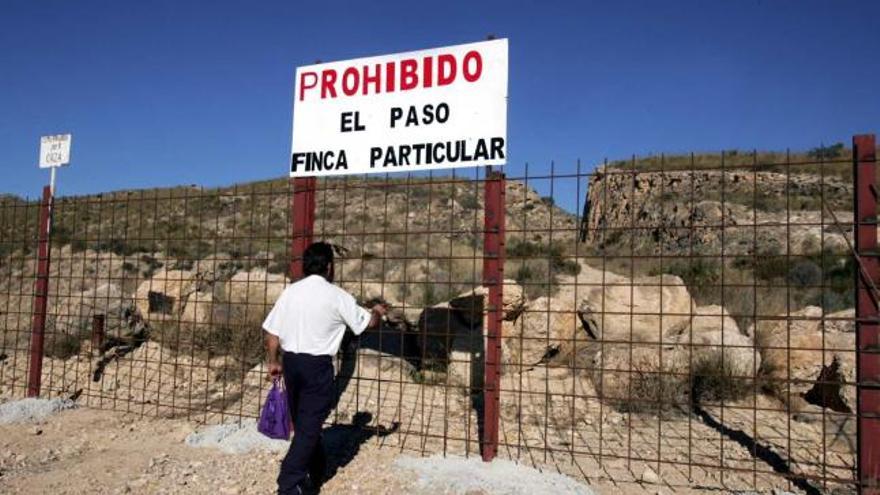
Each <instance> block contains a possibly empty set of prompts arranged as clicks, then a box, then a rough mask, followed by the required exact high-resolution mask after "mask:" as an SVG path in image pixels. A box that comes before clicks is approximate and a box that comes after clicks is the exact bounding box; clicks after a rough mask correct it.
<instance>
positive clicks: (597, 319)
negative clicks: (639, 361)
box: [577, 274, 695, 342]
mask: <svg viewBox="0 0 880 495" xmlns="http://www.w3.org/2000/svg"><path fill="white" fill-rule="evenodd" d="M608 278H609V279H610V280H609V279H606V280H605V281H604V285H603V284H598V285H594V286H590V287H588V288H587V290H586V291H585V292H584V295H583V297H582V299H581V301H580V304H579V305H578V308H577V313H578V317H579V318H580V320H581V322H582V323H583V325H584V327H585V328H587V329H590V330H591V333H593V334H595V335H593V337H594V338H595V339H596V340H606V341H609V340H611V341H614V340H616V341H629V340H638V341H641V342H659V341H660V338H661V335H662V334H663V333H665V332H666V331H668V330H669V329H671V328H674V327H676V326H677V325H681V324H682V323H683V322H686V321H687V320H688V319H689V317H688V315H689V314H690V313H691V311H692V308H693V307H694V306H695V305H694V302H693V300H692V298H691V296H690V294H689V293H688V290H687V286H686V285H685V283H684V281H682V279H681V278H680V277H677V276H674V275H666V274H664V275H660V276H653V277H636V278H635V279H633V280H632V281H630V280H629V279H626V278H624V277H621V276H619V275H616V276H613V277H608Z"/></svg>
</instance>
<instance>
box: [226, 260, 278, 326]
mask: <svg viewBox="0 0 880 495" xmlns="http://www.w3.org/2000/svg"><path fill="white" fill-rule="evenodd" d="M287 284H288V281H287V278H286V277H285V276H284V275H281V274H276V273H269V272H267V271H266V270H265V269H263V268H254V269H253V270H250V271H243V272H238V273H236V274H235V275H233V276H232V278H230V279H229V280H228V281H227V282H226V286H225V289H224V292H225V296H226V300H227V301H228V302H229V303H230V304H231V305H232V306H233V307H234V308H236V311H237V313H238V314H240V315H241V318H242V319H243V321H242V323H245V324H257V325H259V324H260V323H262V321H263V319H264V318H265V317H266V315H267V314H268V313H269V311H270V310H271V309H272V306H273V305H274V304H275V301H277V300H278V297H280V296H281V293H282V292H283V291H284V289H285V288H286V287H287Z"/></svg>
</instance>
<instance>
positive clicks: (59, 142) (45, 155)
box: [40, 134, 71, 168]
mask: <svg viewBox="0 0 880 495" xmlns="http://www.w3.org/2000/svg"><path fill="white" fill-rule="evenodd" d="M70 140H71V136H70V134H56V135H54V136H43V137H41V138H40V168H52V167H61V166H64V165H67V164H68V163H70Z"/></svg>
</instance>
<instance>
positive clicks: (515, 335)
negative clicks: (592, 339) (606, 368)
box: [502, 297, 587, 366]
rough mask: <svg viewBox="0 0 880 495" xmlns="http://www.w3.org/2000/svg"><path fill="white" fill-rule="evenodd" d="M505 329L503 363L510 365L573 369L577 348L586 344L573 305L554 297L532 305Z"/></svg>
mask: <svg viewBox="0 0 880 495" xmlns="http://www.w3.org/2000/svg"><path fill="white" fill-rule="evenodd" d="M504 329H505V332H504V339H503V340H502V349H503V350H502V360H503V362H504V363H505V364H510V365H518V364H520V363H521V364H522V365H524V366H532V365H535V364H538V363H541V362H556V363H568V364H569V365H570V366H571V365H573V364H574V363H573V361H572V359H573V357H574V351H575V349H576V348H577V347H581V348H583V347H586V345H587V335H586V333H585V332H584V331H583V329H582V327H581V323H580V322H579V321H578V319H577V317H576V312H575V308H574V305H573V303H570V302H567V301H565V300H559V299H555V298H552V297H539V298H538V299H535V300H534V301H531V302H529V304H528V305H527V307H526V308H525V310H523V312H522V314H521V315H520V317H519V319H517V320H516V321H515V322H512V324H511V325H506V326H505V327H504Z"/></svg>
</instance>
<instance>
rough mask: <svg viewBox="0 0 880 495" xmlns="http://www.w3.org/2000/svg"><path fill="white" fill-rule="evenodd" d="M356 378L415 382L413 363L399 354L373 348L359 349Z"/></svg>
mask: <svg viewBox="0 0 880 495" xmlns="http://www.w3.org/2000/svg"><path fill="white" fill-rule="evenodd" d="M355 370H356V371H355V374H354V378H359V379H364V380H383V381H391V382H395V383H401V382H403V383H407V382H409V383H415V382H414V381H413V378H412V376H413V372H414V371H415V368H414V367H413V365H412V364H410V363H409V362H407V361H406V360H404V359H402V358H400V357H399V356H394V355H391V354H385V353H382V352H379V351H376V350H373V349H363V348H362V349H359V350H358V352H357V365H356V368H355Z"/></svg>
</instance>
